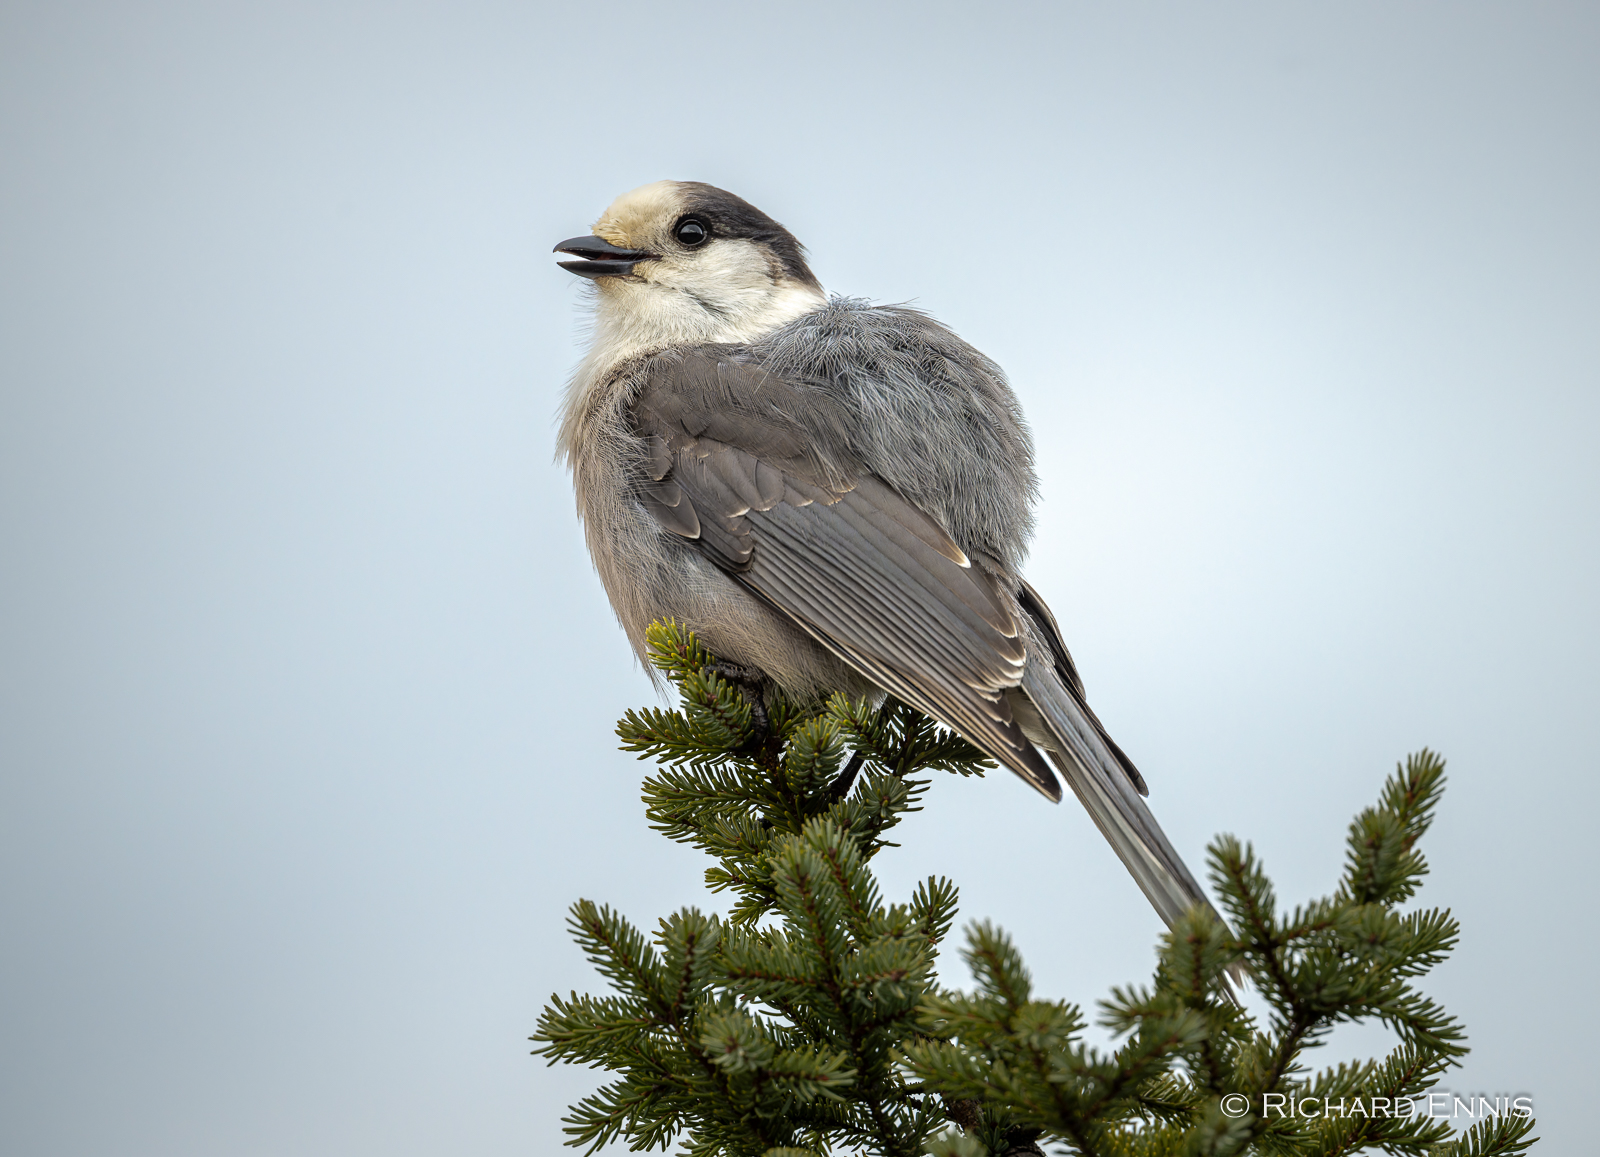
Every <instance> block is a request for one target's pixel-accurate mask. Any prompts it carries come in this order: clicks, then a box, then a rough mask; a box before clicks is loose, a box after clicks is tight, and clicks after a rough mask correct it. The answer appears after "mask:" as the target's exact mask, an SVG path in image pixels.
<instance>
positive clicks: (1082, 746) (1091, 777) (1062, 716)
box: [1022, 663, 1220, 926]
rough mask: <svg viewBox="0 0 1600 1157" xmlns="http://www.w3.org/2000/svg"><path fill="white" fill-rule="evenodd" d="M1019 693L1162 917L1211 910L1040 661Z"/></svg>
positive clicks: (1118, 766) (1090, 723)
mask: <svg viewBox="0 0 1600 1157" xmlns="http://www.w3.org/2000/svg"><path fill="white" fill-rule="evenodd" d="M1022 690H1023V691H1024V692H1025V693H1026V694H1027V696H1028V699H1029V700H1030V701H1031V702H1032V705H1033V707H1034V708H1035V710H1037V711H1038V712H1039V717H1040V720H1041V722H1042V723H1043V724H1044V727H1045V729H1046V730H1048V732H1049V733H1050V736H1051V737H1052V738H1053V739H1054V740H1055V741H1056V742H1055V743H1053V744H1046V745H1044V746H1045V748H1046V751H1047V752H1048V754H1049V756H1050V758H1051V760H1052V761H1053V762H1054V763H1055V765H1056V767H1058V768H1059V769H1060V771H1061V774H1062V776H1063V777H1064V778H1065V779H1066V781H1067V783H1068V785H1069V786H1071V788H1072V791H1073V794H1074V795H1076V796H1077V797H1078V799H1079V800H1080V801H1081V802H1082V803H1083V806H1084V808H1085V809H1086V810H1087V811H1088V812H1089V815H1090V816H1091V817H1092V818H1093V819H1094V822H1095V826H1096V827H1098V828H1099V829H1100V832H1101V834H1102V835H1104V836H1105V838H1106V841H1107V842H1108V843H1110V845H1111V846H1112V848H1113V849H1115V851H1116V853H1117V855H1118V857H1120V858H1121V860H1122V862H1123V863H1124V864H1125V865H1127V868H1128V871H1129V872H1130V873H1132V874H1133V878H1134V880H1135V881H1136V882H1137V883H1138V885H1139V887H1140V889H1141V890H1142V891H1143V892H1144V894H1145V895H1146V896H1147V897H1149V899H1150V903H1151V904H1153V905H1154V906H1155V909H1156V911H1157V912H1159V913H1160V914H1161V918H1162V919H1163V920H1165V921H1166V922H1167V924H1168V926H1171V925H1172V924H1173V923H1174V922H1176V921H1177V919H1178V918H1179V917H1180V916H1182V915H1183V914H1184V913H1185V912H1187V911H1188V910H1189V909H1190V908H1192V907H1193V906H1194V905H1196V904H1204V905H1205V906H1206V907H1208V908H1210V907H1211V901H1210V900H1208V899H1207V898H1206V894H1205V892H1204V891H1202V890H1201V888H1200V885H1199V884H1198V883H1196V882H1195V878H1194V876H1193V875H1191V874H1190V872H1189V869H1188V867H1187V866H1186V865H1185V864H1184V862H1183V858H1182V857H1181V856H1179V855H1178V853H1177V851H1176V850H1175V849H1174V848H1173V846H1172V843H1171V841H1169V840H1168V839H1167V836H1166V833H1165V832H1163V831H1162V830H1161V825H1160V824H1158V823H1157V822H1156V818H1155V816H1153V815H1151V814H1150V809H1149V807H1148V806H1146V804H1145V802H1144V800H1143V799H1141V798H1140V796H1139V793H1138V792H1137V791H1136V790H1135V789H1134V786H1133V783H1132V781H1131V780H1130V779H1129V776H1128V773H1127V772H1126V771H1125V770H1124V769H1123V765H1122V761H1121V760H1119V759H1118V758H1117V756H1116V754H1114V753H1113V752H1112V750H1111V748H1110V746H1109V745H1108V743H1107V741H1106V740H1105V738H1104V737H1103V736H1102V735H1101V734H1100V728H1099V727H1097V726H1096V724H1095V720H1094V718H1093V716H1091V715H1090V714H1089V711H1088V708H1087V707H1085V706H1084V705H1083V704H1082V703H1081V702H1079V700H1078V698H1077V696H1075V695H1074V694H1073V693H1072V692H1071V691H1069V690H1068V689H1067V688H1066V687H1065V686H1063V684H1062V681H1061V679H1060V678H1059V677H1058V676H1057V674H1056V672H1055V671H1054V670H1052V669H1051V668H1050V667H1048V666H1046V665H1044V664H1042V663H1029V664H1028V668H1027V671H1026V672H1025V673H1024V674H1023V678H1022ZM1212 910H1213V911H1215V909H1212ZM1219 919H1220V917H1219Z"/></svg>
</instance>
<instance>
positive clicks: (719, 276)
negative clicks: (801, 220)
mask: <svg viewBox="0 0 1600 1157" xmlns="http://www.w3.org/2000/svg"><path fill="white" fill-rule="evenodd" d="M593 230H594V232H593V234H592V235H590V236H585V237H573V238H569V239H568V240H565V241H562V242H560V243H559V244H558V245H556V246H555V248H554V252H555V253H556V254H557V255H558V264H559V266H560V268H562V269H565V270H567V271H568V272H570V273H573V274H576V275H577V276H579V277H582V278H586V279H588V280H589V281H590V282H591V283H592V285H593V287H594V292H593V297H592V311H593V318H592V337H591V342H590V345H589V348H588V351H587V353H586V354H585V356H584V357H583V359H582V361H581V362H580V363H579V365H578V367H577V369H576V371H575V372H574V374H573V376H572V378H571V381H570V383H569V384H568V386H567V389H566V392H565V394H564V395H563V398H562V402H561V411H560V421H559V433H558V436H557V445H558V457H560V458H561V459H564V460H565V463H566V465H567V466H568V467H569V469H570V470H571V473H572V478H573V486H574V492H575V496H576V500H577V506H578V513H579V516H580V518H581V520H582V523H583V528H584V535H585V539H586V541H587V545H588V548H589V552H590V556H591V558H592V559H593V562H594V566H595V569H596V570H597V571H598V573H599V577H600V580H601V582H602V584H603V585H604V587H605V590H606V593H607V595H608V596H609V598H610V601H611V606H612V608H613V609H614V611H615V612H616V615H617V618H618V620H619V622H620V623H621V625H622V629H623V631H624V632H625V633H626V635H627V637H628V640H629V642H630V643H631V644H632V646H633V649H634V652H635V653H636V654H637V655H638V656H639V657H640V659H641V661H644V666H645V669H646V670H649V669H650V667H649V664H648V662H647V661H645V660H646V656H647V649H646V642H645V631H646V628H648V627H649V625H650V624H651V623H652V622H654V621H656V620H665V619H670V620H674V621H676V622H678V623H680V624H683V625H686V626H688V627H689V628H691V629H692V630H693V631H694V632H695V633H696V634H697V635H698V637H699V638H700V640H701V642H702V643H703V644H704V645H705V646H706V648H707V649H708V650H709V651H711V652H712V653H713V654H715V655H717V656H718V657H719V658H720V659H721V660H723V661H724V662H726V663H727V664H730V669H732V670H734V671H736V672H739V673H741V677H747V678H748V679H749V680H750V681H752V682H753V684H754V685H755V686H758V687H768V686H770V687H776V688H779V689H781V690H782V691H783V692H785V693H787V694H789V695H791V696H793V697H796V698H798V699H801V700H805V699H814V698H818V697H821V696H824V695H827V694H830V693H833V692H844V693H846V694H851V695H877V696H882V695H890V696H893V697H894V698H896V699H898V700H900V701H901V702H903V703H906V704H908V705H910V706H911V707H914V708H916V709H917V710H919V711H922V712H923V713H925V714H927V715H929V716H931V717H932V718H934V719H936V720H937V721H939V722H940V723H941V724H943V725H945V726H946V727H948V728H950V729H951V730H953V731H955V732H957V733H959V734H960V735H962V736H963V737H965V738H966V739H967V740H968V741H969V742H971V743H972V744H974V745H976V746H977V747H978V748H979V749H981V750H982V751H983V752H984V753H985V754H986V755H988V756H989V757H991V758H993V759H994V760H996V761H997V762H998V763H1000V764H1002V765H1004V766H1005V767H1006V768H1008V769H1010V770H1011V771H1012V772H1014V773H1016V774H1017V775H1018V776H1020V777H1021V778H1022V779H1023V780H1024V781H1025V782H1027V783H1028V784H1029V785H1030V786H1032V787H1033V788H1034V789H1035V790H1037V791H1038V792H1039V793H1040V794H1042V795H1044V796H1045V797H1046V798H1048V799H1050V800H1051V801H1053V802H1059V801H1060V800H1061V798H1062V795H1063V793H1062V786H1061V781H1062V780H1064V781H1065V782H1066V784H1067V786H1068V787H1070V788H1071V790H1072V791H1073V793H1074V794H1075V795H1076V796H1077V797H1078V799H1079V800H1080V801H1081V802H1082V804H1083V806H1084V808H1085V809H1086V810H1087V811H1088V813H1089V815H1090V816H1091V818H1092V819H1093V820H1094V823H1095V825H1096V826H1097V827H1098V828H1099V829H1100V831H1101V833H1102V834H1103V835H1104V836H1105V838H1106V840H1107V842H1108V843H1109V844H1110V845H1111V847H1112V849H1113V850H1114V851H1115V852H1116V854H1117V856H1118V857H1119V858H1120V859H1121V861H1122V863H1123V864H1124V865H1125V866H1126V867H1127V869H1128V871H1129V873H1130V874H1131V875H1132V876H1133V879H1134V880H1135V882H1136V883H1137V884H1138V886H1139V888H1140V889H1141V890H1142V891H1143V892H1144V894H1145V896H1146V897H1147V898H1148V899H1149V901H1150V903H1151V904H1152V905H1153V906H1154V908H1155V910H1156V911H1157V913H1159V915H1160V916H1161V917H1162V918H1163V919H1164V920H1165V921H1166V923H1167V924H1168V925H1169V926H1170V925H1172V924H1173V923H1174V922H1175V921H1177V920H1178V919H1180V918H1181V917H1183V916H1184V915H1185V913H1187V912H1188V911H1189V910H1190V909H1191V908H1192V907H1193V906H1195V905H1203V906H1205V907H1207V908H1210V904H1209V901H1208V900H1207V898H1206V895H1205V893H1204V891H1203V890H1202V889H1201V887H1200V885H1199V884H1198V883H1196V881H1195V879H1194V876H1193V875H1192V874H1191V873H1190V871H1189V869H1188V868H1187V866H1185V864H1184V862H1183V859H1182V858H1181V857H1180V856H1179V854H1178V853H1177V851H1176V850H1174V848H1173V846H1172V843H1171V841H1170V840H1168V838H1167V836H1166V835H1165V833H1164V832H1163V831H1162V829H1161V826H1160V825H1159V824H1158V823H1157V821H1156V819H1155V817H1154V815H1153V814H1152V813H1151V811H1150V808H1149V807H1148V805H1147V804H1146V802H1145V797H1146V796H1147V795H1148V788H1147V786H1146V784H1145V781H1144V778H1143V776H1142V775H1141V774H1140V772H1139V770H1138V769H1137V768H1136V767H1135V765H1134V763H1133V761H1132V760H1131V759H1129V758H1128V756H1127V755H1126V754H1125V753H1124V752H1123V750H1122V748H1120V747H1119V746H1117V744H1116V743H1115V742H1114V741H1113V740H1112V738H1111V736H1110V734H1109V733H1108V732H1107V731H1106V729H1105V727H1104V726H1102V724H1101V722H1100V720H1099V719H1098V718H1097V717H1096V715H1095V713H1094V712H1093V711H1092V710H1091V709H1090V707H1089V704H1088V700H1087V698H1086V697H1085V694H1084V689H1083V682H1082V680H1081V679H1080V678H1079V675H1078V670H1077V667H1076V665H1075V664H1074V662H1073V659H1072V655H1071V653H1070V652H1069V651H1068V650H1067V646H1066V643H1065V642H1064V641H1063V639H1062V635H1061V630H1060V627H1059V626H1058V624H1057V622H1056V619H1055V616H1054V615H1053V614H1052V613H1051V611H1050V608H1049V606H1048V605H1047V604H1046V603H1045V600H1044V598H1043V597H1042V596H1041V595H1040V594H1039V592H1038V591H1037V590H1035V589H1034V587H1033V586H1031V585H1030V584H1029V583H1028V582H1027V580H1026V579H1025V578H1023V576H1022V567H1023V563H1024V561H1025V558H1026V554H1027V548H1028V544H1029V540H1030V537H1031V534H1032V530H1033V526H1034V521H1033V507H1034V504H1035V500H1036V498H1037V495H1038V490H1039V483H1038V478H1037V475H1036V473H1035V470H1034V451H1033V442H1032V435H1031V433H1030V431H1029V427H1028V425H1027V423H1026V421H1025V419H1024V416H1023V413H1022V409H1021V406H1020V405H1019V403H1018V400H1017V397H1016V395H1015V394H1014V392H1013V391H1012V388H1011V386H1010V384H1009V383H1008V381H1007V379H1006V375H1005V373H1004V372H1003V371H1002V370H1001V368H1000V367H999V366H998V365H997V364H995V362H993V361H992V360H990V359H989V358H988V357H985V356H984V355H983V354H982V353H980V352H979V351H978V350H976V349H974V348H973V347H972V346H971V345H969V344H967V343H966V342H965V341H963V340H962V339H961V338H959V337H957V336H956V334H955V333H954V332H952V331H951V330H950V329H948V328H946V327H945V326H943V325H941V324H940V323H938V322H937V321H935V320H934V319H933V318H932V317H930V316H929V315H928V314H927V313H925V312H923V311H921V310H918V309H915V308H911V307H909V306H905V305H881V304H872V303H870V302H868V301H865V300H863V299H860V298H851V297H845V296H830V295H829V294H827V293H825V292H824V291H823V288H822V285H821V283H820V282H819V281H818V280H817V277H816V276H815V274H813V273H812V271H811V268H810V266H809V264H808V263H807V259H806V250H805V249H804V248H803V247H802V246H801V244H800V243H799V241H797V240H796V239H795V237H794V235H793V234H792V233H790V232H789V230H787V229H785V228H784V227H783V226H782V225H780V224H779V223H778V222H777V221H775V220H774V219H773V218H771V217H769V216H768V215H767V214H766V213H764V212H762V211H761V210H760V209H757V208H756V207H755V206H754V205H752V204H750V203H749V202H747V201H745V200H743V199H741V198H740V197H738V196H735V195H734V194H732V193H730V192H727V191H726V190H723V189H720V188H717V187H715V186H712V185H708V184H704V183H702V182H697V181H657V182H655V183H652V184H648V185H644V186H642V187H640V188H637V189H634V190H632V191H631V192H628V193H625V194H623V195H622V196H620V197H618V198H617V199H616V200H615V201H614V202H612V204H611V205H610V207H609V208H607V209H606V211H605V212H604V214H603V215H602V216H601V218H600V219H599V220H598V221H597V222H596V223H595V224H594V226H593ZM1058 773H1059V778H1058ZM1213 911H1214V910H1213Z"/></svg>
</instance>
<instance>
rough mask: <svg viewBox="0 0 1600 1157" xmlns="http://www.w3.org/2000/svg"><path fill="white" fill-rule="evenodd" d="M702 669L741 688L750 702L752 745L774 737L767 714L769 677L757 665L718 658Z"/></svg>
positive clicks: (763, 742) (740, 691)
mask: <svg viewBox="0 0 1600 1157" xmlns="http://www.w3.org/2000/svg"><path fill="white" fill-rule="evenodd" d="M702 670H706V671H710V672H711V673H712V674H713V675H717V676H719V677H720V678H722V679H725V680H726V681H727V682H729V683H732V684H733V685H734V686H735V687H737V688H739V693H740V694H741V695H743V696H744V701H745V702H746V703H748V704H750V722H751V723H752V724H753V725H754V726H755V734H753V735H752V736H751V737H750V743H751V745H752V746H762V745H764V744H765V743H766V742H767V741H768V740H769V739H771V738H772V720H771V718H770V717H769V716H768V715H767V696H766V690H767V677H766V676H765V675H763V674H762V673H761V672H760V671H759V670H758V669H757V668H755V667H741V666H739V665H738V664H737V663H725V662H723V661H722V660H720V659H719V660H717V661H716V662H715V663H707V664H706V665H705V667H703V668H702Z"/></svg>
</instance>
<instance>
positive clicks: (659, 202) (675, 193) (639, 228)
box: [594, 181, 683, 247]
mask: <svg viewBox="0 0 1600 1157" xmlns="http://www.w3.org/2000/svg"><path fill="white" fill-rule="evenodd" d="M682 206H683V191H682V189H681V188H679V185H678V182H677V181H655V182H653V183H651V184H649V185H640V186H639V187H638V188H637V189H634V190H632V191H631V192H627V193H624V194H622V196H620V197H618V198H617V199H616V200H615V201H613V202H611V207H610V208H608V209H607V210H606V211H605V214H604V215H603V216H602V217H601V218H600V220H598V221H596V222H595V223H594V234H595V236H596V237H600V238H602V239H604V240H606V241H609V242H611V244H613V245H619V246H623V247H627V246H628V245H629V244H630V242H632V241H634V240H635V239H637V238H640V237H641V236H642V235H643V234H644V233H646V232H648V231H650V230H651V229H657V228H660V226H661V224H662V222H663V221H668V220H672V219H674V218H676V217H677V216H678V214H679V213H680V212H682Z"/></svg>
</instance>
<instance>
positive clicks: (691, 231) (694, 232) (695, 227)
mask: <svg viewBox="0 0 1600 1157" xmlns="http://www.w3.org/2000/svg"><path fill="white" fill-rule="evenodd" d="M672 235H673V236H674V237H676V238H677V239H678V244H679V245H684V246H687V247H688V248H690V249H693V248H694V247H695V246H696V245H704V244H705V243H706V242H707V241H709V240H710V239H711V230H709V229H707V228H706V223H705V222H704V221H700V220H697V219H696V218H694V217H685V218H684V219H683V220H682V221H679V222H678V227H677V228H676V229H674V230H673V231H672Z"/></svg>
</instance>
